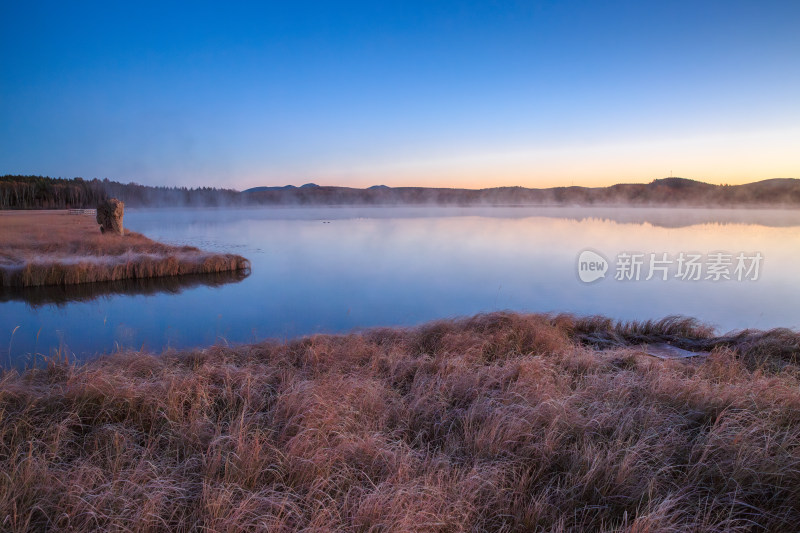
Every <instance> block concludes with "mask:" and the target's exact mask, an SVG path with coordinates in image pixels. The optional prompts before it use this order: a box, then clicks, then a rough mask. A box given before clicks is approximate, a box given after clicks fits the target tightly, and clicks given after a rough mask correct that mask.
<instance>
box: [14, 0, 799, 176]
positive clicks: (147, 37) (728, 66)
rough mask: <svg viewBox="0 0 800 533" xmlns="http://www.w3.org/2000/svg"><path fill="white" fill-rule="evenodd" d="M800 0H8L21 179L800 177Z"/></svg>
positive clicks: (16, 148) (17, 160) (16, 147)
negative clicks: (27, 176) (226, 0)
mask: <svg viewBox="0 0 800 533" xmlns="http://www.w3.org/2000/svg"><path fill="white" fill-rule="evenodd" d="M798 28H800V2H798V1H797V0H784V1H771V0H763V1H756V0H752V1H737V0H726V1H702V0H693V1H680V0H678V1H670V2H664V1H658V2H655V1H652V2H651V1H644V0H639V1H614V0H609V1H603V2H600V1H547V2H539V1H528V2H512V1H506V2H500V1H496V2H466V1H462V2H449V1H441V2H431V1H429V0H428V1H415V0H410V1H405V2H375V1H369V2H367V1H364V2H348V1H336V2H306V1H291V2H266V1H264V2H253V3H248V2H230V3H222V2H202V1H193V2H186V3H180V2H158V3H148V2H144V1H142V2H108V1H103V2H95V3H93V2H63V1H59V2H52V3H51V2H13V1H9V0H0V174H35V175H49V176H61V177H75V176H81V177H84V178H87V179H90V178H109V179H112V180H117V181H122V182H137V183H142V184H148V185H179V186H216V187H228V188H236V189H240V190H241V189H246V188H248V187H252V186H260V185H285V184H294V185H300V184H303V183H307V182H314V183H318V184H323V185H344V186H352V187H365V186H370V185H376V184H385V185H389V186H431V187H434V186H435V187H468V188H481V187H493V186H501V185H521V186H528V187H550V186H559V185H573V184H574V185H585V186H602V185H610V184H613V183H619V182H627V183H630V182H649V181H652V180H653V179H656V178H663V177H666V176H670V175H674V176H682V177H686V178H692V179H698V180H702V181H706V182H710V183H729V184H736V183H745V182H751V181H757V180H761V179H770V178H800V30H798Z"/></svg>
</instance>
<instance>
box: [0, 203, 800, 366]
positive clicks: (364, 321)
mask: <svg viewBox="0 0 800 533" xmlns="http://www.w3.org/2000/svg"><path fill="white" fill-rule="evenodd" d="M125 225H126V227H127V228H129V229H132V230H134V231H138V232H141V233H144V234H146V235H147V236H149V237H151V238H154V239H156V240H160V241H165V242H169V243H174V244H191V245H195V246H198V247H201V248H204V249H207V250H212V251H220V252H233V253H238V254H240V255H243V256H245V257H247V258H249V259H250V260H251V262H252V272H251V273H250V275H249V276H247V277H244V278H242V276H235V275H234V276H230V275H229V276H225V275H223V276H211V277H203V276H199V277H193V278H189V279H186V280H178V279H171V280H149V281H145V282H131V283H121V284H97V285H87V286H80V287H72V288H66V289H64V288H61V289H55V290H50V289H47V290H36V291H27V292H24V293H11V294H9V293H5V294H4V295H3V297H2V301H0V353H1V354H2V356H3V357H4V359H5V361H6V362H8V361H9V360H10V361H11V362H12V363H15V364H21V363H23V362H25V361H27V360H29V359H30V357H31V354H51V353H52V352H53V351H54V350H61V352H62V353H68V354H70V355H74V356H76V357H79V358H83V357H90V356H92V355H94V354H97V353H105V352H109V351H113V350H116V349H120V348H130V347H133V348H137V349H140V348H144V349H148V350H152V351H160V350H162V349H164V348H168V347H172V348H177V349H180V348H186V347H192V346H199V345H208V344H212V343H216V342H223V343H225V342H227V343H242V342H250V341H255V340H259V339H264V338H267V337H279V338H289V337H295V336H299V335H306V334H310V333H315V332H347V331H352V330H356V329H361V328H367V327H370V326H396V325H401V326H405V325H414V324H418V323H420V322H424V321H427V320H431V319H436V318H445V317H455V316H463V315H471V314H474V313H479V312H486V311H493V310H503V309H511V310H518V311H548V312H549V311H555V312H571V313H577V314H603V315H608V316H611V317H614V318H618V319H624V320H631V319H636V320H641V319H649V318H661V317H664V316H666V315H673V314H681V315H689V316H694V317H697V318H699V319H701V320H703V321H705V322H707V323H710V324H712V325H714V326H716V327H717V328H718V330H719V331H720V332H723V331H729V330H733V329H742V328H748V327H752V328H762V329H763V328H772V327H778V326H782V327H790V328H795V329H796V328H798V327H800V303H798V302H800V284H798V282H797V279H798V274H799V273H800V270H798V268H799V267H800V213H799V212H796V211H756V210H694V209H669V210H667V209H660V210H652V209H651V210H646V209H626V210H611V209H605V210H604V209H586V208H583V209H579V208H575V209H571V208H431V209H428V208H289V207H286V208H272V209H269V208H255V209H236V210H213V209H186V210H135V209H129V210H127V211H126V216H125ZM585 249H591V250H594V251H596V252H599V253H600V254H601V255H602V256H604V257H605V258H606V259H608V261H609V271H608V272H607V274H606V277H605V278H603V279H600V280H598V281H596V282H594V283H590V284H587V283H583V282H582V281H580V279H579V277H578V275H577V268H578V266H577V258H578V254H579V253H580V252H581V251H582V250H585ZM681 252H684V253H687V254H688V253H696V254H701V255H702V256H703V262H704V263H706V266H707V263H708V255H709V254H713V253H717V252H721V253H730V254H733V255H735V254H738V253H739V252H745V253H746V254H747V256H748V257H749V256H751V255H752V254H754V253H755V252H759V253H760V254H761V255H762V257H763V260H762V262H761V263H760V265H759V273H758V279H757V280H755V281H754V280H752V279H743V280H742V281H737V280H735V279H732V280H724V279H722V280H720V281H713V280H707V279H705V274H706V273H705V272H703V279H701V280H699V281H689V280H682V279H680V278H679V277H678V278H676V277H675V274H676V273H677V272H676V270H675V269H676V268H677V266H676V264H673V265H672V266H670V267H669V268H670V270H669V271H668V280H667V281H663V280H661V274H660V272H657V274H658V275H656V276H654V277H653V279H651V280H649V281H646V280H645V278H646V277H647V275H648V262H645V264H644V265H643V266H642V271H641V276H640V280H639V281H636V280H635V279H632V280H624V281H623V280H616V279H615V273H616V268H617V265H618V263H619V261H618V257H619V254H621V253H630V254H634V253H641V254H644V255H645V257H646V258H649V254H650V253H655V254H657V256H658V257H659V258H662V254H664V253H666V254H667V259H668V260H670V259H672V260H674V259H676V258H677V256H678V255H679V254H680V253H681ZM735 263H736V261H735V259H734V260H733V264H732V265H731V268H730V272H731V274H732V276H731V277H734V278H735V276H734V275H733V270H734V267H735ZM751 277H752V274H751ZM9 353H10V357H9Z"/></svg>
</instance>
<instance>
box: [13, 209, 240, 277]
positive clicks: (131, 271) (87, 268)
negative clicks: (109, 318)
mask: <svg viewBox="0 0 800 533" xmlns="http://www.w3.org/2000/svg"><path fill="white" fill-rule="evenodd" d="M249 267H250V263H249V261H248V260H247V259H245V258H244V257H241V256H239V255H234V254H215V253H209V252H204V251H202V250H200V249H198V248H194V247H192V246H170V245H167V244H163V243H159V242H155V241H153V240H151V239H148V238H147V237H145V236H144V235H141V234H139V233H135V232H132V231H126V232H125V235H114V234H111V233H106V234H101V233H100V230H99V229H98V225H97V223H96V222H95V219H94V216H88V215H70V214H68V211H27V212H25V211H0V287H37V286H43V285H71V284H78V283H87V282H97V281H118V280H126V279H145V278H154V277H162V276H175V275H182V274H201V273H218V272H227V271H238V270H246V269H248V268H249Z"/></svg>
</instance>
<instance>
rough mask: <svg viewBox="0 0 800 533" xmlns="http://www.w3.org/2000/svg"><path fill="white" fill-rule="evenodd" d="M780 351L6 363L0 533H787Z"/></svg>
mask: <svg viewBox="0 0 800 533" xmlns="http://www.w3.org/2000/svg"><path fill="white" fill-rule="evenodd" d="M644 342H671V343H673V344H675V345H678V346H683V347H686V348H697V349H702V350H703V351H707V352H710V355H709V356H708V357H707V358H704V359H702V360H699V361H690V362H686V361H662V360H658V359H654V358H651V357H648V356H646V355H644V354H643V353H642V351H641V350H640V349H639V348H638V346H639V344H640V343H644ZM799 356H800V335H799V334H798V333H796V332H792V331H790V330H774V331H768V332H752V331H745V332H741V333H738V334H734V335H728V336H724V337H717V336H715V334H714V332H713V331H711V330H710V329H708V328H705V327H702V326H699V325H697V324H696V323H695V322H694V321H692V320H689V319H675V318H673V319H667V320H663V321H658V322H646V323H626V324H619V323H615V322H613V321H611V320H608V319H603V318H588V319H585V318H576V317H572V316H567V315H560V316H551V315H522V314H511V313H495V314H491V315H481V316H476V317H473V318H468V319H463V320H457V321H440V322H435V323H431V324H427V325H424V326H421V327H419V328H413V329H383V330H372V331H367V332H365V333H361V334H351V335H315V336H312V337H308V338H304V339H299V340H293V341H289V342H278V341H274V342H264V343H260V344H255V345H248V346H240V347H233V348H232V347H221V346H216V347H212V348H207V349H203V350H194V351H189V352H185V353H175V352H168V353H165V354H161V355H151V354H146V353H121V354H116V355H113V356H109V357H106V358H102V359H99V360H96V361H93V362H90V363H86V364H83V365H79V366H74V365H68V364H65V363H64V362H52V363H51V364H49V365H48V366H47V367H46V368H42V369H39V370H28V371H25V372H21V373H20V372H18V371H15V370H12V371H8V372H7V373H6V374H5V375H4V376H3V377H2V379H0V472H2V473H3V475H2V476H0V524H1V525H0V528H1V529H3V530H6V531H25V530H48V529H50V530H69V531H91V530H102V531H108V530H113V531H243V530H246V531H253V530H264V531H631V532H632V531H639V532H642V531H676V532H677V531H762V530H765V531H793V530H796V528H797V524H798V523H800V368H798V366H797V363H798V357H799Z"/></svg>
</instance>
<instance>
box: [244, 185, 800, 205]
mask: <svg viewBox="0 0 800 533" xmlns="http://www.w3.org/2000/svg"><path fill="white" fill-rule="evenodd" d="M304 187H306V186H303V187H259V188H256V189H249V190H247V191H244V192H243V193H242V194H243V195H244V196H245V197H246V198H247V200H246V203H249V204H262V205H274V204H300V205H420V204H444V205H575V206H578V205H587V206H589V205H592V206H604V205H606V206H607V205H637V206H646V205H659V206H679V205H685V206H765V207H766V206H787V207H800V180H797V179H780V180H765V181H760V182H756V183H749V184H746V185H712V184H709V183H703V182H701V181H695V180H690V179H685V178H663V179H656V180H653V181H652V182H650V183H623V184H617V185H612V186H610V187H575V186H572V187H551V188H545V189H530V188H526V187H493V188H487V189H452V188H433V187H387V186H385V185H375V186H372V187H369V188H366V189H356V188H351V187H336V186H314V187H312V188H309V189H305V190H304Z"/></svg>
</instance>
